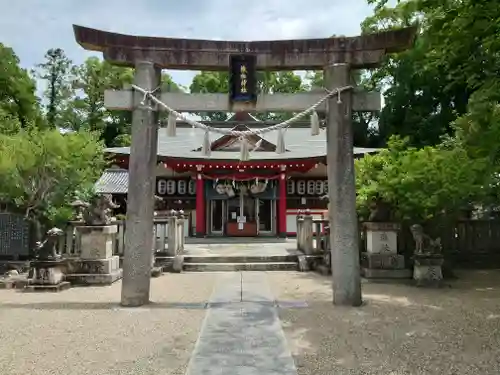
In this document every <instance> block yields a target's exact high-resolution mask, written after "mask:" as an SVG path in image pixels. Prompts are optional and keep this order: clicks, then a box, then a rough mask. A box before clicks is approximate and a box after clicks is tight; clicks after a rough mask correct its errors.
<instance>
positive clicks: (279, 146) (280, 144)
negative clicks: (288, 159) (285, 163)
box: [276, 129, 286, 154]
mask: <svg viewBox="0 0 500 375" xmlns="http://www.w3.org/2000/svg"><path fill="white" fill-rule="evenodd" d="M285 152H286V148H285V129H278V141H277V142H276V153H277V154H284V153H285Z"/></svg>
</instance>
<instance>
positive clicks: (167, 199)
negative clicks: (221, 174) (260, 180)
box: [155, 164, 328, 236]
mask: <svg viewBox="0 0 500 375" xmlns="http://www.w3.org/2000/svg"><path fill="white" fill-rule="evenodd" d="M248 172H249V173H251V171H250V170H249V171H248ZM231 173H235V171H234V170H231V171H228V175H230V174H231ZM156 174H157V181H156V189H155V194H156V195H157V196H159V197H161V198H163V201H162V202H159V203H157V207H156V212H157V214H158V215H162V214H165V213H166V212H168V211H171V210H177V211H178V210H183V211H184V212H185V214H186V217H188V223H189V225H188V228H189V229H188V233H189V235H190V236H194V235H195V234H196V232H197V231H196V222H197V220H196V219H197V215H198V212H197V210H196V207H197V202H196V196H197V191H196V186H197V184H196V179H195V176H196V173H193V172H191V171H189V172H182V173H179V172H175V171H173V170H172V169H170V168H166V167H165V166H164V165H161V164H160V165H159V166H158V167H157V173H156ZM286 178H287V181H286V225H285V226H284V227H285V228H286V234H287V235H289V236H294V235H296V231H297V227H296V218H297V214H298V212H299V210H304V209H309V210H310V211H311V213H312V215H313V217H314V218H316V219H323V218H326V216H327V211H326V210H327V200H326V199H321V197H323V196H324V195H326V194H327V193H328V183H327V178H326V168H325V167H324V166H323V165H321V164H320V165H317V166H316V167H315V168H313V169H311V170H309V171H308V172H305V173H301V172H289V173H288V174H286ZM275 183H276V184H278V180H276V181H275ZM276 188H278V186H276ZM205 194H206V192H204V194H203V195H205ZM273 205H274V206H273V207H274V211H273V212H274V213H273V220H274V221H275V222H274V224H273V228H274V229H275V232H278V229H283V225H280V224H279V223H278V220H279V219H278V216H279V214H280V212H279V200H276V201H275V203H273ZM202 214H203V215H204V216H205V220H204V221H201V222H203V224H204V226H205V227H206V228H204V231H203V232H204V233H207V232H210V230H209V229H210V228H209V227H210V225H209V223H210V221H209V215H211V212H210V207H209V201H208V200H205V202H204V205H203V209H202ZM199 222H200V221H199ZM198 233H200V232H199V231H198ZM208 235H209V233H208Z"/></svg>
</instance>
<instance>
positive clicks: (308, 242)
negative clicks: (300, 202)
mask: <svg viewBox="0 0 500 375" xmlns="http://www.w3.org/2000/svg"><path fill="white" fill-rule="evenodd" d="M313 225H314V224H313V217H312V215H311V213H310V212H307V211H306V214H305V215H304V222H303V223H302V233H303V237H302V238H303V241H304V242H303V243H302V245H303V251H304V254H306V255H312V253H313V251H314V246H313V241H314V234H313V231H314V228H313Z"/></svg>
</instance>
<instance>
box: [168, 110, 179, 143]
mask: <svg viewBox="0 0 500 375" xmlns="http://www.w3.org/2000/svg"><path fill="white" fill-rule="evenodd" d="M176 135H177V116H176V115H174V114H173V113H172V112H170V113H169V114H168V123H167V136H168V137H175V136H176Z"/></svg>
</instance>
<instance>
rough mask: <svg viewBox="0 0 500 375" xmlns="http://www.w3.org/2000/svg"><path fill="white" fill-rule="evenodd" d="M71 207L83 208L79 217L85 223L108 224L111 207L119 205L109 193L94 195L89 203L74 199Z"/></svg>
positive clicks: (94, 224)
mask: <svg viewBox="0 0 500 375" xmlns="http://www.w3.org/2000/svg"><path fill="white" fill-rule="evenodd" d="M73 207H75V208H79V209H82V208H83V210H82V211H81V217H82V219H83V221H84V223H85V225H92V226H98V225H109V224H111V218H112V215H111V212H112V209H114V208H118V207H120V205H119V204H115V203H114V202H113V198H112V196H111V194H101V195H96V196H95V197H94V198H93V199H92V200H91V201H90V203H87V202H82V201H75V202H74V203H73Z"/></svg>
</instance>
